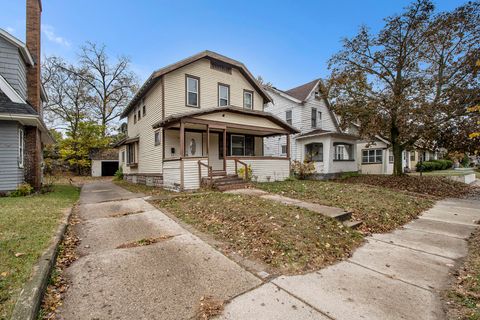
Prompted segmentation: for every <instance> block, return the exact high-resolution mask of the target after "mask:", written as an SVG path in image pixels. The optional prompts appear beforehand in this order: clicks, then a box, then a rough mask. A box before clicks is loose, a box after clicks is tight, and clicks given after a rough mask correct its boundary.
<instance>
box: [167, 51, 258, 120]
mask: <svg viewBox="0 0 480 320" xmlns="http://www.w3.org/2000/svg"><path fill="white" fill-rule="evenodd" d="M186 74H188V75H192V76H196V77H199V78H200V108H213V107H216V106H218V83H223V84H228V85H229V86H230V104H231V105H233V106H238V107H243V90H244V89H246V90H251V91H254V102H253V106H254V109H255V110H263V98H262V97H261V96H260V94H259V93H258V92H257V91H256V90H255V89H254V88H253V86H252V85H251V84H250V82H248V81H247V79H246V78H245V77H244V76H243V75H242V74H241V73H240V71H238V70H237V69H235V68H232V74H229V73H225V72H222V71H218V70H214V69H212V68H210V61H209V60H208V59H200V60H198V61H196V62H194V63H191V64H189V65H186V66H184V67H182V68H180V69H177V70H175V71H173V72H170V73H167V74H166V75H164V76H163V77H164V83H165V105H166V108H165V116H166V117H168V116H170V115H173V114H179V113H186V112H192V111H195V110H197V108H194V107H187V106H186V103H185V102H186V101H185V75H186Z"/></svg>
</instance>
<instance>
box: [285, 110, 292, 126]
mask: <svg viewBox="0 0 480 320" xmlns="http://www.w3.org/2000/svg"><path fill="white" fill-rule="evenodd" d="M285 121H286V122H287V123H288V124H289V125H292V110H287V111H286V112H285Z"/></svg>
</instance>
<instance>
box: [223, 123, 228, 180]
mask: <svg viewBox="0 0 480 320" xmlns="http://www.w3.org/2000/svg"><path fill="white" fill-rule="evenodd" d="M223 168H224V169H225V172H227V127H225V129H223Z"/></svg>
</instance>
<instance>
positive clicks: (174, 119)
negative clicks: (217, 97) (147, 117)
mask: <svg viewBox="0 0 480 320" xmlns="http://www.w3.org/2000/svg"><path fill="white" fill-rule="evenodd" d="M222 112H230V113H236V114H241V115H247V116H254V117H259V118H264V119H268V120H269V121H271V122H272V123H274V124H276V125H278V126H279V127H281V128H282V129H283V130H285V133H290V134H294V133H299V132H300V131H299V130H297V129H296V128H295V127H293V126H291V125H289V124H288V123H286V122H285V121H283V120H282V119H280V118H278V117H276V116H274V115H273V114H271V113H268V112H264V111H258V110H249V109H244V108H240V107H234V106H224V107H215V108H207V109H200V110H196V111H193V112H187V113H182V114H176V115H173V116H169V117H167V118H165V119H164V120H161V121H159V122H157V123H155V124H153V126H152V127H153V128H154V129H156V128H162V127H163V128H166V127H170V126H173V125H175V124H178V123H180V122H181V121H182V120H186V119H188V118H195V117H198V116H204V115H208V114H214V113H222ZM226 124H227V125H228V122H226Z"/></svg>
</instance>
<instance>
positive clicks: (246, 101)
mask: <svg viewBox="0 0 480 320" xmlns="http://www.w3.org/2000/svg"><path fill="white" fill-rule="evenodd" d="M243 107H244V108H245V109H253V91H248V90H243Z"/></svg>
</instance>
